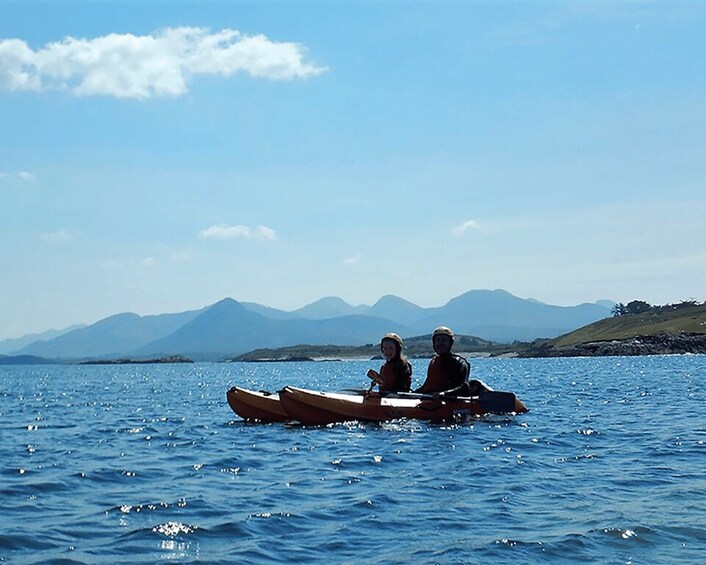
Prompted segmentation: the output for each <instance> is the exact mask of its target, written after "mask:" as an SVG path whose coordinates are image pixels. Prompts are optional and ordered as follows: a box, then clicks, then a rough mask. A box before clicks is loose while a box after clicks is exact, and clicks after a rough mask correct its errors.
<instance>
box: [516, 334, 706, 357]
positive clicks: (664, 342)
mask: <svg viewBox="0 0 706 565" xmlns="http://www.w3.org/2000/svg"><path fill="white" fill-rule="evenodd" d="M687 353H691V354H703V353H706V334H695V333H679V334H667V333H659V334H655V335H645V336H635V337H631V338H628V339H612V340H606V341H591V342H586V343H579V344H576V345H570V346H560V347H558V346H555V345H553V344H550V343H542V344H538V345H534V344H533V345H532V346H530V348H529V349H528V350H526V351H524V352H522V353H520V356H521V357H603V356H626V355H679V354H682V355H683V354H687Z"/></svg>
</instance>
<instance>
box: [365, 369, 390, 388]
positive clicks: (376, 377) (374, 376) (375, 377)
mask: <svg viewBox="0 0 706 565" xmlns="http://www.w3.org/2000/svg"><path fill="white" fill-rule="evenodd" d="M365 374H366V375H368V378H369V379H370V380H371V381H373V382H374V383H375V384H378V385H381V384H382V383H383V382H385V381H384V379H383V378H382V375H381V374H380V373H378V372H377V371H376V370H375V369H368V372H367V373H365Z"/></svg>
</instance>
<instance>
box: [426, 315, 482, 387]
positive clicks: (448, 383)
mask: <svg viewBox="0 0 706 565" xmlns="http://www.w3.org/2000/svg"><path fill="white" fill-rule="evenodd" d="M431 342H432V345H433V347H434V352H435V353H436V355H434V357H432V359H431V361H430V362H429V367H428V368H427V378H426V380H425V381H424V384H423V385H422V386H421V387H419V388H418V389H417V390H415V391H414V392H420V393H423V394H431V395H432V396H434V397H435V398H443V397H445V396H474V395H477V394H480V393H481V392H483V391H484V390H488V388H487V387H486V386H485V385H483V383H481V382H480V381H475V380H474V381H469V380H468V379H469V376H470V374H471V365H470V364H469V363H468V360H466V358H465V357H462V356H461V355H456V354H455V353H452V352H451V348H452V347H453V344H454V332H453V330H452V329H451V328H448V327H446V326H439V327H438V328H436V329H435V330H434V333H433V334H432V335H431Z"/></svg>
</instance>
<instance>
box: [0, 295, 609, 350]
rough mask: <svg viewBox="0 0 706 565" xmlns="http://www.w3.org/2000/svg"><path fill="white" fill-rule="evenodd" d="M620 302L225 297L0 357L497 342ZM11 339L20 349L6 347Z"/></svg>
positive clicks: (76, 331)
mask: <svg viewBox="0 0 706 565" xmlns="http://www.w3.org/2000/svg"><path fill="white" fill-rule="evenodd" d="M613 304H614V303H613V302H610V301H600V302H597V303H584V304H579V305H577V306H553V305H549V304H544V303H541V302H538V301H536V300H532V299H522V298H518V297H516V296H513V295H512V294H510V293H509V292H506V291H504V290H472V291H469V292H466V293H464V294H461V295H460V296H457V297H455V298H453V299H451V300H450V301H449V302H447V303H446V304H445V305H444V306H440V307H434V308H422V307H420V306H417V305H416V304H413V303H411V302H408V301H406V300H404V299H402V298H399V297H397V296H393V295H387V296H383V297H382V298H380V300H378V301H377V302H376V303H375V304H374V305H372V306H365V305H361V306H352V305H350V304H348V303H346V302H345V301H343V300H342V299H340V298H337V297H326V298H322V299H320V300H318V301H316V302H314V303H312V304H309V305H307V306H304V307H303V308H300V309H298V310H294V311H291V312H287V311H283V310H277V309H274V308H269V307H267V306H263V305H261V304H256V303H250V302H242V303H241V302H237V301H236V300H233V299H232V298H225V299H223V300H221V301H219V302H216V303H215V304H212V305H210V306H207V307H205V308H202V309H200V310H192V311H187V312H181V313H175V314H161V315H151V316H138V315H137V314H132V313H123V314H116V315H114V316H110V317H108V318H105V319H103V320H100V321H98V322H96V323H94V324H92V325H89V326H79V327H74V328H72V329H68V330H66V331H63V332H57V334H58V335H54V334H50V335H49V336H48V337H45V336H42V338H39V339H36V340H34V341H31V342H30V343H27V339H26V338H20V339H18V340H7V341H6V342H0V352H2V353H7V354H11V355H16V356H19V355H28V356H34V357H43V358H46V359H54V360H62V361H77V360H86V359H118V358H126V357H128V358H132V359H146V358H154V357H164V356H172V355H181V356H186V357H190V358H191V359H194V360H197V361H217V360H223V359H227V358H230V357H234V356H237V355H240V354H242V353H247V352H248V351H251V350H253V349H257V348H276V347H284V346H289V345H297V344H312V345H324V344H326V345H363V344H366V343H376V342H377V341H378V340H379V339H380V336H381V335H382V334H384V333H386V332H390V331H394V332H396V333H398V334H400V335H401V336H403V337H411V336H418V335H426V334H430V333H431V331H432V330H433V329H434V328H435V327H436V326H439V325H446V326H450V327H452V328H453V329H454V331H455V332H457V333H458V334H463V335H471V336H476V337H480V338H483V339H486V340H489V341H494V342H499V343H511V342H514V341H532V340H534V339H537V338H553V337H557V336H559V335H562V334H565V333H567V332H570V331H573V330H575V329H577V328H579V327H582V326H584V325H586V324H589V323H591V322H595V321H597V320H600V319H603V318H606V317H608V316H610V315H611V308H612V306H613ZM8 342H11V344H10V345H12V344H21V346H20V347H17V348H12V347H10V348H8Z"/></svg>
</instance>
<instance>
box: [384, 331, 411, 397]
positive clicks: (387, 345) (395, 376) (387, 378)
mask: <svg viewBox="0 0 706 565" xmlns="http://www.w3.org/2000/svg"><path fill="white" fill-rule="evenodd" d="M403 348H404V342H403V341H402V338H401V337H400V336H398V335H397V334H395V333H387V334H385V335H384V336H382V339H381V340H380V351H381V352H382V354H383V356H384V357H385V364H384V365H383V366H382V367H380V373H379V374H378V375H376V377H375V381H376V382H378V384H379V385H380V392H409V391H410V389H411V388H412V365H411V364H410V363H409V361H408V360H407V357H405V356H404V355H403V354H402V349H403Z"/></svg>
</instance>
